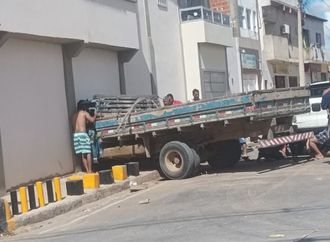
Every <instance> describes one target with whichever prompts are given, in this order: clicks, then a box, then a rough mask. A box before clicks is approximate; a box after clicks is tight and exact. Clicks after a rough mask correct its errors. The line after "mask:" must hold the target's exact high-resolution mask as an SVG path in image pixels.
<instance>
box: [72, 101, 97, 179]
mask: <svg viewBox="0 0 330 242" xmlns="http://www.w3.org/2000/svg"><path fill="white" fill-rule="evenodd" d="M77 106H78V107H77V109H78V110H77V112H76V113H75V114H74V115H73V122H72V125H73V132H74V133H73V143H74V150H75V153H76V154H77V155H80V154H81V158H82V162H83V164H84V167H85V170H86V172H87V173H92V155H91V153H92V151H91V140H90V138H89V136H88V134H87V132H86V124H87V122H91V123H93V122H95V119H96V114H94V116H93V117H92V116H91V115H90V114H89V113H88V112H87V108H86V107H85V106H84V105H83V104H82V101H79V102H78V105H77Z"/></svg>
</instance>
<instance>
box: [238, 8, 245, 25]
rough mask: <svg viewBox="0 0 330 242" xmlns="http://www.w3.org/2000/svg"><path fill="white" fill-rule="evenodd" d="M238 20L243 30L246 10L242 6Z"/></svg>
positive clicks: (239, 9)
mask: <svg viewBox="0 0 330 242" xmlns="http://www.w3.org/2000/svg"><path fill="white" fill-rule="evenodd" d="M238 20H239V26H240V27H241V28H243V26H244V24H243V22H244V8H243V7H241V6H238Z"/></svg>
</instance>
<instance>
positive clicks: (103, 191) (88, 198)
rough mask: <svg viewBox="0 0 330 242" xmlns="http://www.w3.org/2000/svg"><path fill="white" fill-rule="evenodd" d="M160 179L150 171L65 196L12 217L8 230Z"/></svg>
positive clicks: (40, 220)
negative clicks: (132, 185) (132, 184)
mask: <svg viewBox="0 0 330 242" xmlns="http://www.w3.org/2000/svg"><path fill="white" fill-rule="evenodd" d="M160 178H161V176H160V175H159V173H158V171H151V172H149V173H147V174H142V175H140V176H137V177H134V178H130V179H128V180H125V181H123V182H120V183H116V184H112V185H106V186H103V187H100V188H99V189H96V190H90V191H88V192H87V193H85V194H84V195H81V196H67V197H66V198H65V199H64V200H62V201H60V202H57V203H51V204H48V205H47V206H46V207H43V208H39V209H38V210H33V211H31V212H29V213H27V214H21V215H17V216H15V217H13V218H12V219H10V224H11V226H10V227H11V228H10V230H11V231H13V230H14V229H17V228H19V227H22V226H26V225H30V224H34V223H39V222H42V221H45V220H48V219H51V218H54V217H56V216H58V215H61V214H64V213H67V212H69V211H71V210H73V209H76V208H79V207H81V206H83V205H86V204H88V203H92V202H95V201H98V200H100V199H102V198H105V197H108V196H111V195H113V194H115V193H119V192H121V191H124V190H127V189H129V187H130V182H131V181H133V182H136V183H137V184H139V185H140V184H142V183H145V182H150V181H154V180H158V179H160ZM0 205H1V204H0ZM0 222H1V218H0ZM6 225H7V223H6ZM0 229H1V228H0Z"/></svg>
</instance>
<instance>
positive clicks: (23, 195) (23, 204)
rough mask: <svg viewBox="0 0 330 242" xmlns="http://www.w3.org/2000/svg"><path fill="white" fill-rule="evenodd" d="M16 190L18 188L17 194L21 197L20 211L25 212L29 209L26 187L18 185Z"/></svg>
mask: <svg viewBox="0 0 330 242" xmlns="http://www.w3.org/2000/svg"><path fill="white" fill-rule="evenodd" d="M18 190H19V195H20V198H21V209H22V213H27V212H28V211H29V209H28V200H27V196H26V187H20V188H19V189H18Z"/></svg>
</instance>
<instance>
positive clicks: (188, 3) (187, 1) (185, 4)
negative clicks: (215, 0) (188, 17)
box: [158, 0, 210, 8]
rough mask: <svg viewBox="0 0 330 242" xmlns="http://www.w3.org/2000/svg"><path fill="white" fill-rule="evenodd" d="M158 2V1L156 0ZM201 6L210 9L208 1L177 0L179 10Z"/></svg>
mask: <svg viewBox="0 0 330 242" xmlns="http://www.w3.org/2000/svg"><path fill="white" fill-rule="evenodd" d="M158 2H159V0H158ZM198 6H203V7H206V8H209V7H210V3H209V1H208V0H179V7H180V8H191V7H198Z"/></svg>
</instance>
